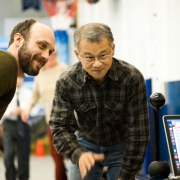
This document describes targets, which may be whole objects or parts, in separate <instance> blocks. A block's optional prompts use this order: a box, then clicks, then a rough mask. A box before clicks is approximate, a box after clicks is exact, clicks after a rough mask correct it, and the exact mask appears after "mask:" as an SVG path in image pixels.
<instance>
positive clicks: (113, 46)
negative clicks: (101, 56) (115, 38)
mask: <svg viewBox="0 0 180 180" xmlns="http://www.w3.org/2000/svg"><path fill="white" fill-rule="evenodd" d="M112 51H113V53H112V56H114V52H115V44H114V43H113V45H112Z"/></svg>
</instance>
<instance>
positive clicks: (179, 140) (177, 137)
mask: <svg viewBox="0 0 180 180" xmlns="http://www.w3.org/2000/svg"><path fill="white" fill-rule="evenodd" d="M165 130H166V138H167V143H168V148H169V155H170V158H171V164H172V166H173V173H174V175H175V176H179V175H180V118H179V119H173V118H172V119H170V117H169V119H166V118H165Z"/></svg>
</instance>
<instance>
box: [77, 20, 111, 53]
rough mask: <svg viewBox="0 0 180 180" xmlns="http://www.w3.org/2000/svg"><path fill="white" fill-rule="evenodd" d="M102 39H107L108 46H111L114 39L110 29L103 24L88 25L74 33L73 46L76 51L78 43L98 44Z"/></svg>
mask: <svg viewBox="0 0 180 180" xmlns="http://www.w3.org/2000/svg"><path fill="white" fill-rule="evenodd" d="M103 38H107V39H108V41H109V43H110V45H112V43H113V42H114V38H113V35H112V32H111V29H110V28H109V27H108V26H107V25H105V24H101V23H89V24H86V25H84V26H82V27H80V28H79V29H77V30H76V31H75V32H74V46H75V48H76V49H77V50H78V49H79V43H80V41H82V40H83V41H86V42H90V43H94V42H97V43H100V42H101V41H102V39H103Z"/></svg>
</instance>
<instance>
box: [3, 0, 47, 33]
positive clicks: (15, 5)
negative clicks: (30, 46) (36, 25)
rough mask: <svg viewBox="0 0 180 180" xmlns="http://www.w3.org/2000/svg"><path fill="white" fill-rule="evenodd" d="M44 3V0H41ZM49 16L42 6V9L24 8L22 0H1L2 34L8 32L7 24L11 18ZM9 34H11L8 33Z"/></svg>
mask: <svg viewBox="0 0 180 180" xmlns="http://www.w3.org/2000/svg"><path fill="white" fill-rule="evenodd" d="M40 2H41V4H42V0H40ZM32 17H36V18H38V19H41V18H48V15H47V13H46V10H45V9H44V8H43V6H41V11H37V10H35V9H32V8H31V9H28V10H26V11H23V10H22V0H13V1H12V0H0V35H4V34H6V29H5V24H4V22H5V21H6V19H9V18H32ZM8 35H9V34H8Z"/></svg>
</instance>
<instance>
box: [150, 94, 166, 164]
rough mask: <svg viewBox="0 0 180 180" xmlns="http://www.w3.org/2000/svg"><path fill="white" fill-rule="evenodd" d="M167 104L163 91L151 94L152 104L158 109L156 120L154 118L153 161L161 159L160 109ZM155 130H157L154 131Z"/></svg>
mask: <svg viewBox="0 0 180 180" xmlns="http://www.w3.org/2000/svg"><path fill="white" fill-rule="evenodd" d="M164 104H165V97H164V95H163V94H161V93H154V94H152V95H151V96H150V105H151V107H152V108H154V109H155V111H156V119H155V122H154V121H153V120H152V128H151V129H152V132H151V134H152V148H151V150H152V151H151V152H152V161H159V160H160V154H159V110H160V109H161V108H162V107H163V106H164ZM153 130H155V132H153Z"/></svg>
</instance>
